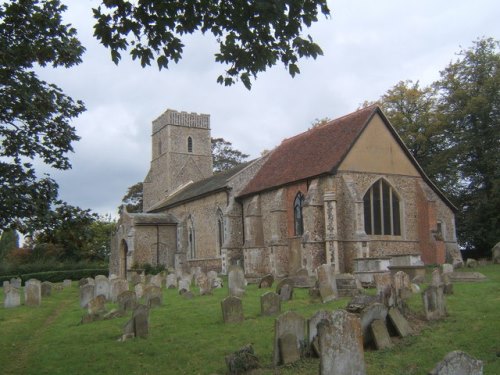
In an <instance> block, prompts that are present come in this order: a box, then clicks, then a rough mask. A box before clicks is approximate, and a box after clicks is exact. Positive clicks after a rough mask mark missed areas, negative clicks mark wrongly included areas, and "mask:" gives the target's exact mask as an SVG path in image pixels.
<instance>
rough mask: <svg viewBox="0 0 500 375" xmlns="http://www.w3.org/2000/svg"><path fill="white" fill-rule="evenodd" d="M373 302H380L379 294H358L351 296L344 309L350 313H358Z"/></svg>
mask: <svg viewBox="0 0 500 375" xmlns="http://www.w3.org/2000/svg"><path fill="white" fill-rule="evenodd" d="M375 302H380V297H379V296H370V295H368V294H360V295H357V296H354V297H352V298H351V300H350V301H349V303H348V304H347V306H346V310H347V311H348V312H351V313H360V312H361V311H362V310H363V309H364V308H365V307H367V306H369V305H371V304H372V303H375Z"/></svg>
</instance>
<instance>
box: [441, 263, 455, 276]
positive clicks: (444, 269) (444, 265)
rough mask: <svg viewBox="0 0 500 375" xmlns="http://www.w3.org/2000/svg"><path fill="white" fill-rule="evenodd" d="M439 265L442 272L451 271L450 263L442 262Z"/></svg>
mask: <svg viewBox="0 0 500 375" xmlns="http://www.w3.org/2000/svg"><path fill="white" fill-rule="evenodd" d="M441 267H442V269H443V274H445V273H451V272H453V265H452V264H449V263H444V264H443V265H441Z"/></svg>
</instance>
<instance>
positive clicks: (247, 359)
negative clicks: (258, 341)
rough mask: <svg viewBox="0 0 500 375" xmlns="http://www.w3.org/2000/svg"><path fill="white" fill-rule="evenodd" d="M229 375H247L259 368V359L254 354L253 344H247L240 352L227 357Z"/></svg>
mask: <svg viewBox="0 0 500 375" xmlns="http://www.w3.org/2000/svg"><path fill="white" fill-rule="evenodd" d="M225 360H226V365H227V369H228V374H229V375H241V374H246V373H247V372H248V371H250V370H253V369H256V368H259V359H258V358H257V356H256V355H255V353H254V350H253V347H252V344H247V345H245V346H244V347H242V348H241V349H240V350H237V351H236V352H234V353H232V354H230V355H227V356H226V357H225Z"/></svg>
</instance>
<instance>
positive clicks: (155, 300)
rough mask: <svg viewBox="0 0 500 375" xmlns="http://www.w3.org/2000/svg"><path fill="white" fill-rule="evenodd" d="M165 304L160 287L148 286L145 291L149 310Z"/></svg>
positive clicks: (145, 299) (145, 302)
mask: <svg viewBox="0 0 500 375" xmlns="http://www.w3.org/2000/svg"><path fill="white" fill-rule="evenodd" d="M162 303H163V293H162V291H161V288H160V287H157V286H155V285H148V286H147V287H146V288H145V289H144V304H145V305H146V306H147V307H148V308H153V307H157V306H161V305H162Z"/></svg>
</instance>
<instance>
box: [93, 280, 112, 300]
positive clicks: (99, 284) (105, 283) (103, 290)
mask: <svg viewBox="0 0 500 375" xmlns="http://www.w3.org/2000/svg"><path fill="white" fill-rule="evenodd" d="M94 282H95V290H94V292H95V295H96V296H98V295H101V294H102V295H103V296H104V298H106V300H109V295H110V285H109V280H108V278H107V277H106V276H104V275H97V276H96V277H95V279H94Z"/></svg>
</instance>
